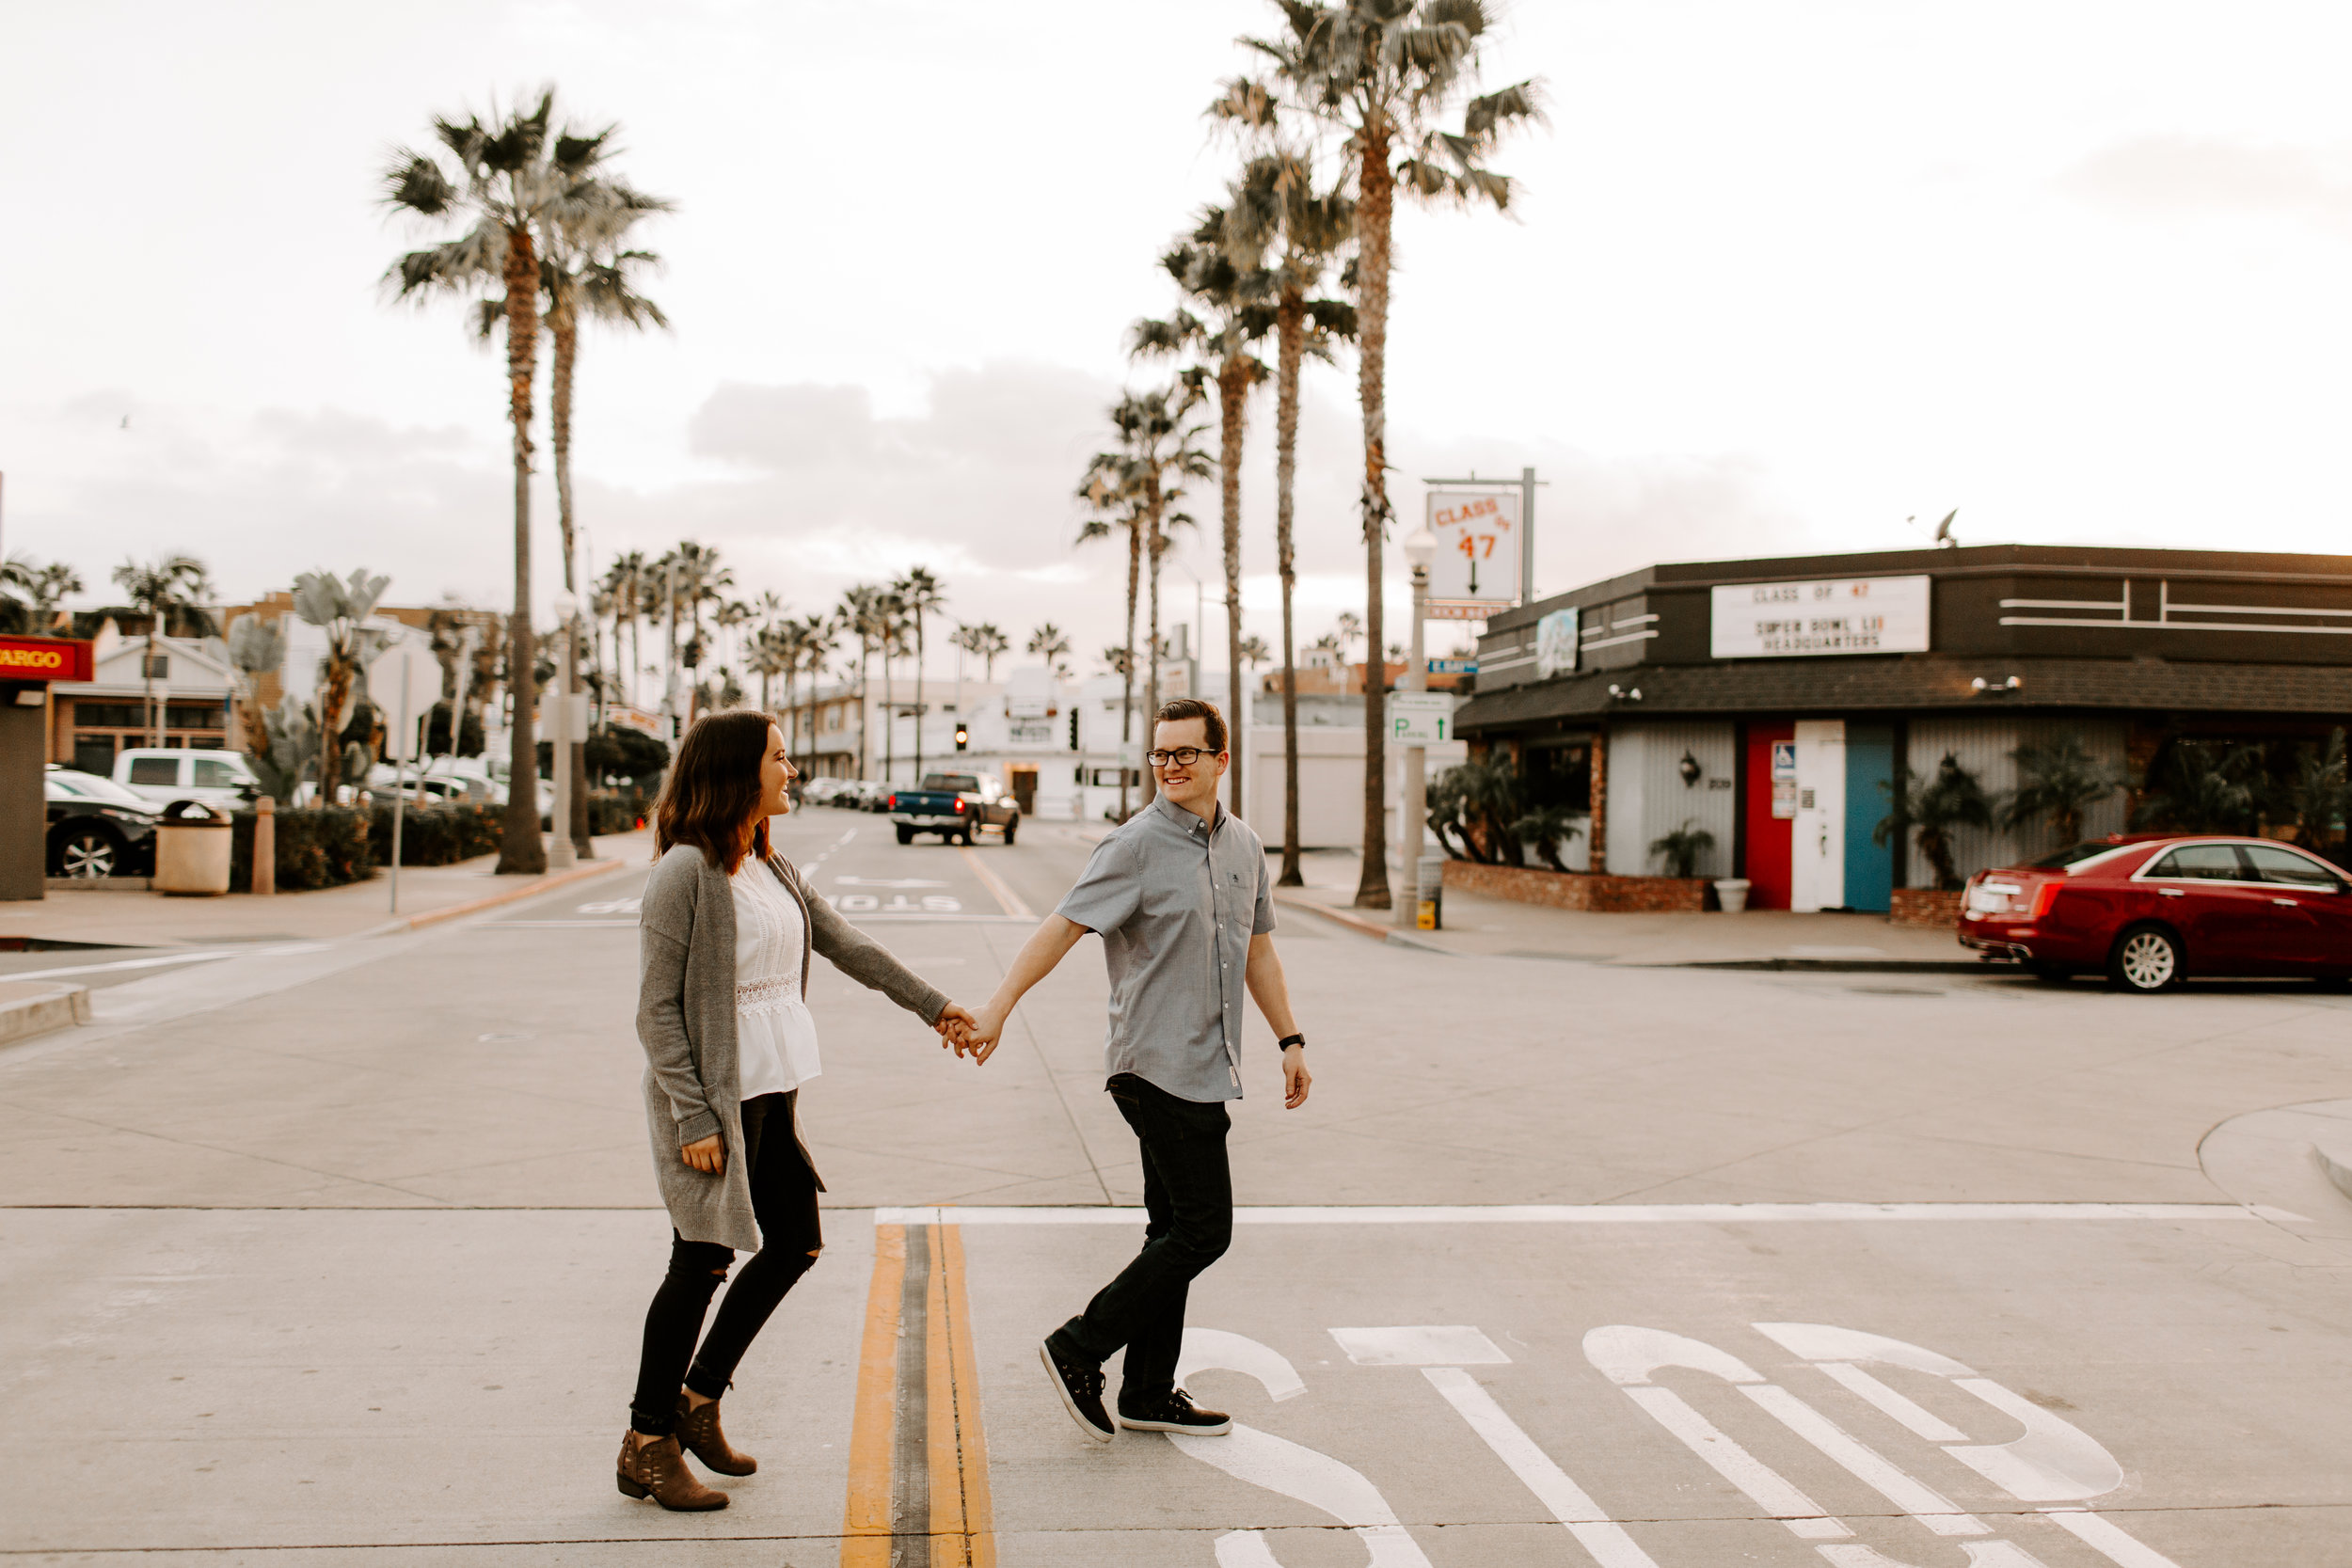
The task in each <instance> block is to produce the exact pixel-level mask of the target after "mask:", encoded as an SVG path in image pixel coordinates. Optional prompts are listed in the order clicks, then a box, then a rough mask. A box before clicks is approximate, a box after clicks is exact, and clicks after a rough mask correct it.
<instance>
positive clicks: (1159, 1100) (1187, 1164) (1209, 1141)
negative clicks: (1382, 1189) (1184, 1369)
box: [1048, 1072, 1233, 1410]
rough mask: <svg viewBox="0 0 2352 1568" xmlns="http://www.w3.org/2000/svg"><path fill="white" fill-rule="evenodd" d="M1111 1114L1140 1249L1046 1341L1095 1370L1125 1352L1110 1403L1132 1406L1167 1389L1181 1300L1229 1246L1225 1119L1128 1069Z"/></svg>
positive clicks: (1180, 1346)
mask: <svg viewBox="0 0 2352 1568" xmlns="http://www.w3.org/2000/svg"><path fill="white" fill-rule="evenodd" d="M1110 1091H1111V1099H1112V1100H1113V1101H1116V1102H1117V1104H1118V1106H1119V1114H1120V1116H1122V1117H1126V1118H1127V1125H1128V1126H1129V1127H1131V1128H1133V1129H1135V1133H1136V1141H1137V1142H1138V1143H1140V1144H1141V1145H1142V1146H1143V1209H1144V1214H1145V1226H1144V1231H1143V1250H1142V1251H1141V1252H1138V1253H1137V1254H1136V1257H1135V1260H1134V1261H1133V1262H1131V1263H1129V1264H1128V1265H1127V1266H1126V1267H1125V1268H1124V1269H1121V1270H1120V1274H1119V1277H1118V1278H1117V1279H1114V1280H1112V1281H1111V1282H1110V1283H1109V1284H1108V1285H1105V1286H1104V1287H1103V1289H1102V1291H1100V1292H1098V1293H1097V1294H1096V1296H1095V1298H1094V1299H1093V1300H1092V1301H1091V1302H1089V1303H1088V1304H1087V1309H1086V1311H1085V1312H1083V1313H1081V1314H1080V1315H1079V1316H1077V1317H1074V1318H1073V1319H1071V1320H1070V1321H1069V1322H1068V1323H1064V1324H1062V1325H1061V1327H1060V1328H1058V1329H1057V1330H1055V1332H1054V1335H1053V1337H1052V1338H1051V1339H1050V1340H1049V1341H1048V1343H1049V1344H1050V1345H1051V1347H1052V1349H1053V1351H1054V1354H1057V1355H1058V1356H1060V1357H1062V1358H1063V1359H1064V1360H1068V1361H1077V1362H1082V1363H1084V1364H1085V1365H1087V1366H1089V1367H1099V1366H1101V1365H1102V1364H1103V1363H1104V1361H1107V1360H1109V1359H1110V1354H1111V1352H1113V1351H1115V1350H1117V1349H1118V1348H1119V1347H1120V1346H1121V1345H1124V1346H1126V1347H1127V1357H1126V1360H1125V1362H1124V1364H1123V1365H1122V1367H1121V1372H1120V1385H1119V1403H1120V1408H1121V1409H1122V1410H1136V1409H1141V1408H1143V1407H1145V1406H1147V1405H1149V1404H1150V1403H1151V1402H1153V1401H1155V1400H1157V1399H1159V1398H1160V1397H1162V1396H1164V1395H1165V1394H1167V1393H1168V1390H1169V1389H1171V1388H1173V1387H1175V1386H1176V1362H1177V1358H1178V1357H1179V1356H1180V1355H1181V1354H1183V1352H1184V1298H1185V1296H1186V1295H1187V1294H1188V1293H1189V1292H1190V1291H1191V1287H1192V1282H1193V1280H1194V1278H1195V1277H1196V1276H1198V1275H1200V1272H1201V1271H1202V1270H1203V1269H1206V1268H1207V1267H1208V1266H1209V1265H1210V1264H1212V1263H1214V1262H1216V1260H1217V1259H1219V1258H1222V1257H1224V1256H1225V1249H1226V1247H1227V1246H1229V1245H1231V1244H1232V1240H1233V1178H1232V1169H1231V1167H1230V1166H1229V1165H1228V1164H1226V1159H1225V1134H1226V1132H1227V1131H1228V1130H1229V1129H1230V1128H1231V1127H1232V1118H1231V1117H1228V1116H1227V1115H1226V1112H1225V1107H1224V1105H1223V1104H1222V1103H1221V1102H1218V1101H1206V1102H1203V1101H1193V1100H1183V1099H1179V1098H1178V1097H1177V1096H1175V1095H1172V1094H1169V1093H1168V1091H1167V1090H1166V1089H1163V1088H1160V1087H1159V1086H1157V1085H1153V1084H1149V1083H1146V1082H1145V1081H1144V1080H1143V1079H1141V1078H1138V1077H1136V1075H1135V1074H1134V1073H1131V1072H1122V1073H1120V1074H1119V1075H1118V1076H1117V1077H1115V1078H1113V1079H1112V1080H1111V1081H1110Z"/></svg>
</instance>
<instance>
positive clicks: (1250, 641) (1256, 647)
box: [1240, 637, 1274, 674]
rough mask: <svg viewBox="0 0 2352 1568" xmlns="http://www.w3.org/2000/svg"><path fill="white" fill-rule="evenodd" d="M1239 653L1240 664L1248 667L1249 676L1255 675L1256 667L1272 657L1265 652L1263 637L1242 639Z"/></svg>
mask: <svg viewBox="0 0 2352 1568" xmlns="http://www.w3.org/2000/svg"><path fill="white" fill-rule="evenodd" d="M1240 651H1241V659H1242V662H1243V663H1244V664H1247V665H1248V666H1249V672H1250V673H1251V674H1256V673H1257V671H1258V666H1259V665H1261V664H1263V663H1265V662H1266V661H1267V660H1268V659H1271V658H1272V657H1274V656H1273V654H1271V653H1269V652H1268V651H1267V650H1266V645H1265V639H1264V638H1263V637H1245V638H1243V639H1242V640H1241V650H1240Z"/></svg>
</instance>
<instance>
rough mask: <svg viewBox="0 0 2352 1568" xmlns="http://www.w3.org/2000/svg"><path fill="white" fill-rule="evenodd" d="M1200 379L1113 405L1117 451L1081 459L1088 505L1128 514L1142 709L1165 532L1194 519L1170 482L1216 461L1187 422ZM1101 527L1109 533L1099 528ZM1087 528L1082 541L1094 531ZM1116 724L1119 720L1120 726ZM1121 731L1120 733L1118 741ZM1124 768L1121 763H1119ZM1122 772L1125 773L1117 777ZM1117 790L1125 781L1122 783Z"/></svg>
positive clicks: (1148, 783)
mask: <svg viewBox="0 0 2352 1568" xmlns="http://www.w3.org/2000/svg"><path fill="white" fill-rule="evenodd" d="M1202 395H1203V394H1202V393H1201V390H1200V378H1198V377H1186V376H1179V377H1178V378H1177V379H1176V380H1175V381H1174V382H1172V383H1171V384H1169V385H1168V386H1167V387H1164V388H1159V389H1158V390H1156V391H1151V392H1129V393H1126V394H1124V395H1123V396H1121V397H1120V400H1119V401H1118V402H1117V403H1115V404H1112V405H1111V409H1110V416H1111V426H1112V429H1113V430H1114V431H1115V432H1116V433H1117V435H1118V440H1119V450H1118V451H1102V452H1097V453H1095V454H1094V457H1093V460H1092V461H1091V462H1089V464H1088V465H1087V471H1086V476H1085V478H1084V479H1082V480H1081V481H1080V482H1079V485H1078V495H1079V497H1080V499H1083V500H1085V501H1087V502H1088V503H1089V505H1091V506H1092V507H1093V508H1094V510H1095V512H1096V513H1097V515H1098V518H1099V516H1100V515H1105V514H1111V513H1116V512H1125V513H1129V514H1132V523H1131V526H1132V527H1133V528H1134V529H1135V530H1136V538H1137V545H1138V546H1139V549H1140V554H1141V557H1142V562H1143V565H1144V567H1145V572H1144V576H1145V578H1146V582H1147V585H1148V589H1149V593H1148V594H1147V598H1146V603H1147V605H1148V607H1149V615H1148V621H1147V625H1148V629H1149V633H1150V636H1149V639H1148V641H1146V642H1145V643H1144V646H1145V647H1147V648H1150V649H1152V650H1153V651H1154V656H1155V657H1152V658H1150V659H1148V660H1147V661H1146V669H1147V673H1146V674H1145V676H1144V696H1143V705H1144V707H1145V709H1146V710H1147V711H1149V712H1157V711H1158V709H1159V703H1160V661H1159V659H1158V657H1156V652H1157V650H1158V648H1159V645H1160V558H1161V556H1162V555H1163V554H1164V553H1166V551H1167V548H1168V532H1169V531H1171V530H1173V529H1177V528H1188V527H1190V526H1192V522H1193V519H1192V517H1191V516H1190V515H1188V514H1185V513H1182V512H1171V511H1169V510H1168V509H1169V507H1170V506H1172V505H1173V504H1174V503H1175V502H1176V501H1177V500H1178V499H1180V498H1182V497H1183V495H1184V488H1183V486H1182V485H1180V484H1178V483H1175V482H1176V481H1178V480H1180V479H1205V478H1206V477H1208V473H1209V470H1210V468H1211V467H1213V466H1214V459H1212V458H1211V457H1210V456H1209V454H1208V453H1207V452H1206V451H1202V450H1201V449H1200V446H1199V445H1198V441H1199V438H1200V435H1201V434H1202V432H1203V430H1204V428H1205V427H1204V426H1201V425H1198V424H1186V423H1185V422H1184V419H1185V416H1186V415H1188V414H1189V413H1190V412H1191V411H1192V410H1193V408H1194V407H1195V406H1196V405H1198V404H1200V400H1201V397H1202ZM1104 531H1107V530H1104ZM1096 536H1099V534H1096V535H1090V534H1089V532H1088V531H1086V530H1083V529H1082V530H1081V531H1080V532H1079V538H1080V539H1082V540H1083V539H1086V538H1089V537H1096ZM1128 570H1129V574H1130V576H1129V581H1130V583H1131V584H1132V582H1133V580H1134V573H1135V570H1136V563H1135V561H1134V559H1133V558H1132V557H1131V558H1130V562H1129V567H1128ZM1128 602H1129V605H1130V607H1131V608H1130V610H1129V619H1128V623H1127V625H1128V637H1127V641H1128V645H1129V646H1131V647H1132V646H1133V645H1134V644H1135V621H1134V616H1133V609H1132V606H1133V604H1134V590H1133V588H1132V586H1131V587H1130V590H1129V595H1128ZM1121 728H1122V730H1123V729H1124V726H1123V725H1122V726H1121ZM1124 738H1125V737H1124V736H1123V735H1122V736H1121V739H1122V741H1123V740H1124ZM1121 766H1122V767H1123V766H1124V764H1123V763H1122V764H1121ZM1122 777H1123V775H1122ZM1122 789H1123V785H1122ZM1152 792H1153V791H1152V775H1151V774H1150V772H1149V771H1148V770H1147V771H1146V772H1145V774H1144V799H1145V800H1150V799H1151V798H1152Z"/></svg>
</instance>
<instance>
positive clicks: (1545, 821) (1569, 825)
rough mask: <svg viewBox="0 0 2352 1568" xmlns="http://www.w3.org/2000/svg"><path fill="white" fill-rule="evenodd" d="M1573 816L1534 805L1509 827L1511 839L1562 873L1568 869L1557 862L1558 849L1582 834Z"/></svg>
mask: <svg viewBox="0 0 2352 1568" xmlns="http://www.w3.org/2000/svg"><path fill="white" fill-rule="evenodd" d="M1575 816H1576V814H1575V813H1573V812H1571V811H1569V810H1568V808H1567V807H1565V806H1536V807H1534V809H1532V810H1530V811H1529V812H1527V813H1526V814H1525V815H1524V816H1520V817H1519V818H1518V820H1517V821H1515V822H1513V823H1512V824H1511V836H1512V837H1513V838H1515V839H1517V840H1518V842H1519V843H1521V844H1525V845H1528V846H1531V847H1533V848H1534V851H1535V856H1536V858H1537V859H1538V860H1540V861H1542V862H1543V863H1545V864H1546V865H1548V866H1549V867H1551V869H1552V870H1554V871H1559V872H1565V871H1566V870H1567V869H1568V868H1567V867H1566V866H1565V865H1563V864H1561V863H1560V847H1561V846H1562V845H1564V844H1565V843H1567V841H1568V840H1570V839H1572V838H1574V837H1576V836H1577V835H1578V834H1579V833H1581V832H1583V830H1582V829H1581V828H1579V827H1577V826H1576V822H1575ZM1652 847H1653V848H1655V846H1652Z"/></svg>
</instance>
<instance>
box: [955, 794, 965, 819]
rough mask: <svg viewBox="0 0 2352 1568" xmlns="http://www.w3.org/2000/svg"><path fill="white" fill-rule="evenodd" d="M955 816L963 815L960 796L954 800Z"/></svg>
mask: <svg viewBox="0 0 2352 1568" xmlns="http://www.w3.org/2000/svg"><path fill="white" fill-rule="evenodd" d="M956 815H957V816H962V815H963V800H962V797H961V796H959V797H957V799H956Z"/></svg>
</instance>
